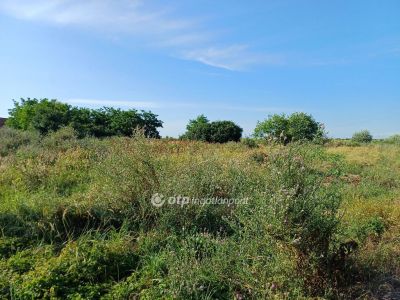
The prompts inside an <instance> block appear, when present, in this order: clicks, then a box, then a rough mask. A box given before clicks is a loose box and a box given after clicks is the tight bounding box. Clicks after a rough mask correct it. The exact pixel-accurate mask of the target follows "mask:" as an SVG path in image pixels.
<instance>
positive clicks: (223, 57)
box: [183, 45, 283, 71]
mask: <svg viewBox="0 0 400 300" xmlns="http://www.w3.org/2000/svg"><path fill="white" fill-rule="evenodd" d="M183 57H184V58H186V59H189V60H195V61H198V62H201V63H203V64H206V65H210V66H213V67H218V68H223V69H227V70H231V71H236V70H243V69H245V68H247V67H249V66H252V65H257V64H282V63H283V58H282V57H280V56H278V55H260V54H257V53H252V52H251V51H250V50H249V47H248V46H247V45H232V46H227V47H221V48H216V47H209V48H205V49H195V50H189V51H186V52H184V54H183Z"/></svg>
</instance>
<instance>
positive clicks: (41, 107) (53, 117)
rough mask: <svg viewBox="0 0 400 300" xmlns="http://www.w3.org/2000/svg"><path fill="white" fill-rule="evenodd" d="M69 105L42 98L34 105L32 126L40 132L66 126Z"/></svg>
mask: <svg viewBox="0 0 400 300" xmlns="http://www.w3.org/2000/svg"><path fill="white" fill-rule="evenodd" d="M69 110H70V106H69V105H68V104H65V103H61V102H58V101H56V100H54V99H53V100H47V99H42V100H40V102H39V103H38V104H37V105H36V107H35V114H34V115H33V117H32V123H31V124H32V127H33V128H34V129H36V130H38V131H39V132H40V133H42V134H46V133H48V132H50V131H57V130H58V129H60V128H61V127H64V126H67V125H68V122H69Z"/></svg>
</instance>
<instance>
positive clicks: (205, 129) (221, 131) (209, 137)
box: [181, 115, 243, 143]
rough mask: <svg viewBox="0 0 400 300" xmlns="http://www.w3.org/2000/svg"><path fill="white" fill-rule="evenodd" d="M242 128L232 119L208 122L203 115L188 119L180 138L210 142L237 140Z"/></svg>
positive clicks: (240, 135)
mask: <svg viewBox="0 0 400 300" xmlns="http://www.w3.org/2000/svg"><path fill="white" fill-rule="evenodd" d="M242 132H243V129H242V128H240V127H239V126H238V125H236V124H235V123H233V122H232V121H214V122H211V123H210V122H209V121H208V119H207V118H206V117H205V116H204V115H200V116H198V117H197V118H196V119H194V120H190V121H189V124H188V125H187V127H186V133H185V134H183V135H182V136H181V139H187V140H195V141H203V142H210V143H227V142H238V141H240V138H241V137H242Z"/></svg>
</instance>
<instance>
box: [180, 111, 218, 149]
mask: <svg viewBox="0 0 400 300" xmlns="http://www.w3.org/2000/svg"><path fill="white" fill-rule="evenodd" d="M210 137H211V128H210V122H209V121H208V119H207V117H206V116H204V115H200V116H198V117H197V118H196V119H194V120H190V121H189V124H188V125H187V126H186V133H185V134H184V135H182V136H181V138H183V139H188V140H194V141H203V142H209V141H210Z"/></svg>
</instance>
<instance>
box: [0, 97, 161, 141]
mask: <svg viewBox="0 0 400 300" xmlns="http://www.w3.org/2000/svg"><path fill="white" fill-rule="evenodd" d="M9 115H10V117H9V118H8V120H7V122H6V125H7V126H9V127H13V128H17V129H22V130H37V131H39V132H40V133H42V134H46V133H48V132H50V131H56V130H58V129H60V128H61V127H65V126H71V127H72V128H74V129H75V130H76V132H77V134H78V135H79V136H81V137H83V136H95V137H106V136H113V135H118V136H129V135H131V134H132V132H133V130H135V129H141V130H143V132H144V135H145V136H146V137H151V138H159V137H160V134H159V132H158V128H160V127H162V124H163V122H162V121H161V120H159V119H158V118H157V117H158V116H157V115H155V114H153V113H152V112H149V111H137V110H135V109H130V110H121V109H115V108H110V107H104V108H100V109H88V108H80V107H72V106H70V105H68V104H65V103H62V102H59V101H57V100H55V99H52V100H49V99H40V100H38V99H31V98H27V99H21V100H20V101H19V102H18V101H14V108H12V109H10V110H9Z"/></svg>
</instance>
